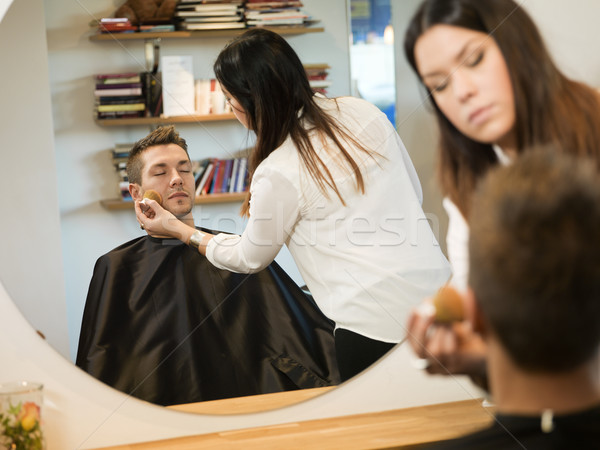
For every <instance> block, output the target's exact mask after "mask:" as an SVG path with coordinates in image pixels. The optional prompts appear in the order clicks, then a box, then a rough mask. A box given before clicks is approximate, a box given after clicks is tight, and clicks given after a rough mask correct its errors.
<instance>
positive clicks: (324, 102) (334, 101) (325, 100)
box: [315, 94, 383, 116]
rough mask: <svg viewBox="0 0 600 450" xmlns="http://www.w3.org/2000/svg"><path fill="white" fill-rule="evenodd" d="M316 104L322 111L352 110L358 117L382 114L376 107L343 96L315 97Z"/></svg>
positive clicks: (355, 98) (361, 100)
mask: <svg viewBox="0 0 600 450" xmlns="http://www.w3.org/2000/svg"><path fill="white" fill-rule="evenodd" d="M315 98H316V100H317V103H318V104H319V106H321V107H322V108H323V109H331V110H335V109H338V110H342V113H343V112H345V111H348V110H353V111H355V112H356V113H357V114H360V115H367V116H368V115H379V114H383V113H382V112H381V110H380V109H379V108H377V106H375V105H373V104H372V103H370V102H368V101H367V100H365V99H362V98H358V97H352V96H349V95H348V96H343V97H325V96H323V95H320V94H318V95H315Z"/></svg>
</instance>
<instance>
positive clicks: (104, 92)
mask: <svg viewBox="0 0 600 450" xmlns="http://www.w3.org/2000/svg"><path fill="white" fill-rule="evenodd" d="M94 95H95V96H96V97H115V96H121V95H142V88H126V89H96V90H95V91H94Z"/></svg>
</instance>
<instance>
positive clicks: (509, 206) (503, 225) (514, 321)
mask: <svg viewBox="0 0 600 450" xmlns="http://www.w3.org/2000/svg"><path fill="white" fill-rule="evenodd" d="M594 167H595V164H594V163H593V162H592V161H587V160H585V159H579V160H575V159H574V158H572V157H569V156H566V155H559V154H556V153H554V152H552V151H549V150H546V151H543V152H542V151H532V152H530V153H529V154H526V155H524V156H522V157H521V158H519V159H518V160H517V161H516V162H515V163H514V164H513V165H512V166H509V167H503V168H501V169H498V170H496V171H494V172H493V173H491V174H490V175H489V176H488V177H487V178H486V179H485V180H484V181H483V182H482V184H481V186H480V187H479V189H478V191H477V193H476V195H475V198H474V203H473V209H472V212H471V217H470V221H469V223H470V228H471V234H470V242H469V253H470V261H471V262H470V266H471V269H470V275H469V284H470V286H471V288H472V289H473V292H474V295H475V298H476V300H477V304H478V306H479V308H480V310H481V313H482V316H483V321H484V322H485V324H486V328H487V329H488V330H489V331H490V333H491V334H493V335H494V337H495V338H496V339H497V340H498V341H499V342H500V343H501V345H502V346H503V347H504V349H505V350H506V352H507V354H508V355H509V356H510V358H511V359H512V360H513V362H514V363H515V364H516V365H517V366H519V367H520V368H521V369H523V370H526V371H529V372H547V373H550V372H564V371H569V370H572V369H575V368H576V367H578V366H580V365H582V364H584V363H585V362H587V361H589V360H591V359H592V357H594V356H595V355H596V354H597V352H598V346H599V344H600V177H599V176H598V173H597V172H596V171H595V169H594Z"/></svg>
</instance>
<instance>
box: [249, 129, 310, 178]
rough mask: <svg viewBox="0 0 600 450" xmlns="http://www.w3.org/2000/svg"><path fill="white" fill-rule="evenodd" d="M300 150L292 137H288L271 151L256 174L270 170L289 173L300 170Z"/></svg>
mask: <svg viewBox="0 0 600 450" xmlns="http://www.w3.org/2000/svg"><path fill="white" fill-rule="evenodd" d="M299 162H300V161H299V158H298V152H297V151H296V147H295V146H294V143H293V142H292V140H291V138H289V137H288V138H287V139H286V140H285V141H284V142H283V144H281V145H280V146H279V147H278V148H277V149H276V150H274V151H273V152H271V153H270V154H269V156H267V157H266V158H265V159H264V160H263V161H262V162H261V163H260V164H259V165H258V167H257V168H256V171H255V172H254V176H256V175H262V174H265V173H268V172H280V173H282V174H289V173H294V172H297V171H298V165H299Z"/></svg>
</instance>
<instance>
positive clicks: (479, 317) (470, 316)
mask: <svg viewBox="0 0 600 450" xmlns="http://www.w3.org/2000/svg"><path fill="white" fill-rule="evenodd" d="M464 306H465V316H466V317H465V318H466V319H467V320H468V321H469V322H470V323H471V326H472V327H473V331H475V332H477V333H479V334H480V335H481V336H482V337H484V338H485V336H486V333H487V331H488V330H487V326H486V323H485V319H484V316H483V312H482V311H481V307H480V306H479V302H478V301H477V298H476V297H475V292H473V289H471V288H470V287H469V288H468V289H467V292H466V293H465V295H464Z"/></svg>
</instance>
